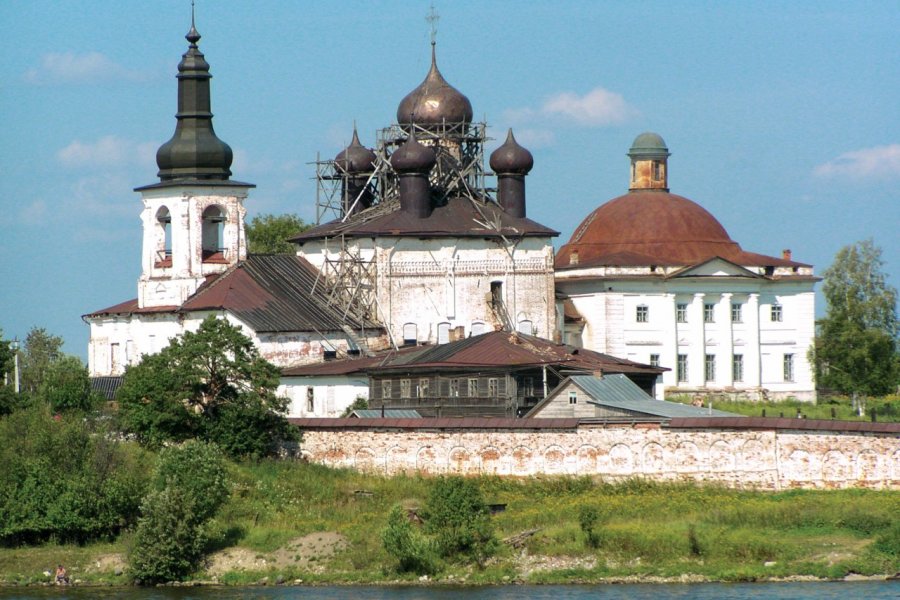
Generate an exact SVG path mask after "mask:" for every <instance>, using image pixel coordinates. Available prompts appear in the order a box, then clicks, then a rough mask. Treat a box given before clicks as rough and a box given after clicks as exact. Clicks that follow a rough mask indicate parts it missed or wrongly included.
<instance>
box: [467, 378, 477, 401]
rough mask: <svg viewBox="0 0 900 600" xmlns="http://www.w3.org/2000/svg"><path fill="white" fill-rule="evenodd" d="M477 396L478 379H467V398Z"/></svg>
mask: <svg viewBox="0 0 900 600" xmlns="http://www.w3.org/2000/svg"><path fill="white" fill-rule="evenodd" d="M477 397H478V379H476V378H475V377H473V378H471V379H469V398H477Z"/></svg>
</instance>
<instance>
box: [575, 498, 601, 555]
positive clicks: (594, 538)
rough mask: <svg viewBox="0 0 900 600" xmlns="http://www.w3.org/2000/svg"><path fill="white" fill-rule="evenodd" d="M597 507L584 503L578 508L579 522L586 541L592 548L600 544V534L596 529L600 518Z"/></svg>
mask: <svg viewBox="0 0 900 600" xmlns="http://www.w3.org/2000/svg"><path fill="white" fill-rule="evenodd" d="M599 516H600V515H599V513H598V512H597V508H596V507H594V506H590V505H588V504H582V505H581V507H580V508H579V509H578V524H579V525H580V526H581V532H582V533H583V534H584V541H585V544H587V545H588V546H589V547H591V548H598V547H599V546H600V536H599V535H598V534H597V532H596V531H594V527H596V525H597V519H598V518H599Z"/></svg>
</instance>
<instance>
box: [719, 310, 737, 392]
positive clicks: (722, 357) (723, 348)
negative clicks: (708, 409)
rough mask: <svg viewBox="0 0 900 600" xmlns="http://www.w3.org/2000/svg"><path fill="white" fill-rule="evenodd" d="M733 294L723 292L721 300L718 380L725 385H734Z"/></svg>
mask: <svg viewBox="0 0 900 600" xmlns="http://www.w3.org/2000/svg"><path fill="white" fill-rule="evenodd" d="M732 296H733V294H731V293H730V292H726V293H724V294H722V299H721V300H720V301H719V315H721V316H720V318H719V319H718V321H719V339H718V342H719V348H720V350H719V353H718V355H719V357H718V362H719V363H721V364H719V365H716V366H717V372H716V380H717V381H718V382H719V383H720V384H721V385H723V386H725V387H732V386H733V385H734V372H733V369H732V361H733V359H734V330H733V328H734V324H733V323H732V322H731V298H732Z"/></svg>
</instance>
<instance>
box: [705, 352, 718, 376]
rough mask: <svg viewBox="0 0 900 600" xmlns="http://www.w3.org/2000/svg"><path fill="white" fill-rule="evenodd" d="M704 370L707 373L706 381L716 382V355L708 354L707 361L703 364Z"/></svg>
mask: <svg viewBox="0 0 900 600" xmlns="http://www.w3.org/2000/svg"><path fill="white" fill-rule="evenodd" d="M703 366H704V370H705V372H706V381H715V380H716V355H715V354H707V355H706V360H705V361H704V363H703Z"/></svg>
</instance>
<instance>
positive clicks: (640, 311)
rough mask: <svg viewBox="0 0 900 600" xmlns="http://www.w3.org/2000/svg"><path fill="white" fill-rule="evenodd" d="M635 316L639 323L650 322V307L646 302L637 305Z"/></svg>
mask: <svg viewBox="0 0 900 600" xmlns="http://www.w3.org/2000/svg"><path fill="white" fill-rule="evenodd" d="M634 318H635V320H636V321H637V322H638V323H646V322H648V321H649V320H650V308H649V307H648V306H647V305H646V304H641V305H640V306H638V307H637V311H636V312H635V315H634Z"/></svg>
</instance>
